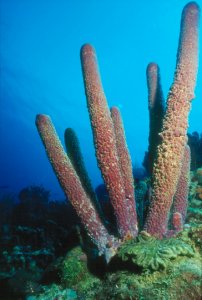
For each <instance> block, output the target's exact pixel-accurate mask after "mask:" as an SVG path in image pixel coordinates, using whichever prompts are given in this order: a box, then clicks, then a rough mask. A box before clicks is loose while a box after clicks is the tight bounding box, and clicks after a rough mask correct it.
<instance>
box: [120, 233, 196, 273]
mask: <svg viewBox="0 0 202 300" xmlns="http://www.w3.org/2000/svg"><path fill="white" fill-rule="evenodd" d="M178 256H187V257H192V256H194V249H193V246H192V245H191V243H190V244H189V243H186V242H184V241H183V240H180V239H176V238H170V239H163V240H158V239H156V238H155V237H152V236H150V235H148V234H146V233H144V232H142V234H140V235H139V237H138V238H137V239H136V240H129V241H127V242H126V243H124V244H123V245H122V246H121V247H120V249H119V251H118V257H120V258H121V259H122V260H123V261H129V262H130V263H132V264H134V265H137V266H139V267H141V268H142V269H144V270H160V269H165V268H166V267H168V266H169V264H170V263H171V261H173V260H174V259H176V258H177V257H178Z"/></svg>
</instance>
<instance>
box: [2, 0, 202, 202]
mask: <svg viewBox="0 0 202 300" xmlns="http://www.w3.org/2000/svg"><path fill="white" fill-rule="evenodd" d="M186 3H187V1H184V0H181V1H176V0H170V1H161V0H153V1H148V0H147V1H146V0H145V1H132V0H126V1H121V0H118V1H117V0H116V1H115V0H112V1H106V0H103V1H92V0H86V1H81V0H75V1H65V0H59V1H57V2H56V1H46V0H42V1H32V0H31V1H25V0H19V1H15V0H2V1H1V3H0V6H1V9H0V14H1V18H0V19H1V21H0V22H1V23H0V27H1V46H0V51H1V52H0V53H1V54H0V55H1V57H0V58H1V86H0V97H1V100H0V119H1V123H0V136H1V147H0V170H1V171H0V194H3V193H14V194H18V193H19V191H20V190H21V189H22V188H24V187H26V186H30V185H41V184H42V185H43V186H44V187H45V188H46V189H48V190H50V191H51V198H52V199H63V198H64V194H63V192H62V190H61V188H60V186H59V184H58V182H57V179H56V177H55V174H54V173H53V171H52V168H51V166H50V164H49V162H48V159H47V157H46V154H45V151H44V148H43V145H42V143H41V140H40V138H39V135H38V133H37V130H36V127H35V116H36V114H38V113H43V114H48V115H50V117H51V118H52V121H53V123H54V125H55V127H56V129H57V132H58V134H59V136H60V138H61V140H62V142H63V135H64V130H65V129H66V128H67V127H72V128H73V129H74V130H75V131H76V133H77V135H78V138H79V141H80V144H81V149H82V153H83V156H84V159H85V163H86V167H87V170H88V172H89V175H90V177H91V180H92V183H93V185H94V187H96V186H97V185H98V184H100V183H101V182H102V179H101V176H100V171H99V170H98V167H97V163H96V159H95V151H94V146H93V140H92V132H91V128H90V122H89V116H88V111H87V107H86V99H85V93H84V87H83V79H82V73H81V66H80V57H79V52H80V47H81V46H82V45H83V44H84V43H91V44H92V45H93V46H94V47H95V49H96V51H97V56H98V61H99V67H100V72H101V76H102V82H103V86H104V90H105V93H106V96H107V99H108V103H109V106H113V105H116V106H118V107H119V108H120V110H121V114H122V117H123V121H124V125H125V132H126V138H127V143H128V147H129V150H130V153H131V157H132V161H133V165H134V166H135V167H136V168H141V164H142V160H143V158H144V152H145V151H146V150H147V147H148V132H149V122H148V101H147V97H148V95H147V86H146V67H147V64H148V63H149V62H156V63H158V64H159V66H160V70H161V82H162V87H163V91H164V96H165V98H166V96H167V93H168V90H169V87H170V85H171V83H172V81H173V75H174V68H175V64H176V53H177V44H178V37H179V28H180V17H181V11H182V8H183V6H184V5H185V4H186ZM198 4H199V5H200V4H202V3H201V0H199V1H198ZM200 60H201V54H200ZM201 81H202V68H201V67H199V71H198V81H197V86H196V98H195V99H194V100H193V105H192V111H191V113H190V118H189V132H193V131H198V132H201V131H202V122H201V119H202V105H201V99H202V89H201V84H200V82H201Z"/></svg>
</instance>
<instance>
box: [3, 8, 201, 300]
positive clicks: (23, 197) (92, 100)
mask: <svg viewBox="0 0 202 300" xmlns="http://www.w3.org/2000/svg"><path fill="white" fill-rule="evenodd" d="M198 19H199V7H198V5H197V4H196V3H195V2H190V3H189V4H187V5H186V6H185V8H184V10H183V12H182V20H181V31H180V39H179V46H178V53H177V65H176V71H175V79H174V82H173V84H172V86H171V89H170V92H169V95H168V99H167V108H166V110H165V109H164V105H163V96H162V90H161V86H160V76H159V69H158V66H157V65H156V64H154V63H152V64H150V65H149V66H148V69H147V80H148V91H149V103H150V104H149V110H150V139H149V140H150V146H149V153H148V161H149V166H150V167H149V171H150V173H151V179H150V178H149V179H148V178H147V179H144V180H142V181H139V182H136V184H135V183H134V179H133V176H132V173H133V171H132V164H131V159H130V155H129V152H128V149H127V144H126V139H125V133H124V127H123V122H122V120H121V115H120V112H119V110H118V109H117V108H116V107H113V108H112V109H111V113H110V109H109V107H108V104H107V100H106V97H105V95H104V91H103V88H102V83H101V78H100V75H99V71H98V65H97V59H96V53H95V50H94V48H93V47H92V46H91V45H89V44H86V45H84V46H83V47H82V49H81V63H82V71H83V78H84V85H85V92H86V97H87V106H88V111H89V116H90V121H91V127H92V132H93V138H94V145H95V152H96V157H97V161H98V166H99V168H100V170H101V173H102V176H103V179H104V183H105V185H104V188H106V191H105V190H104V189H100V190H101V192H100V195H101V197H103V195H104V197H105V198H106V199H104V200H103V202H104V201H105V205H103V207H105V209H106V203H107V202H108V201H110V203H111V204H112V207H113V213H114V215H115V217H116V220H113V221H111V220H110V217H111V215H110V214H111V207H110V213H109V214H108V218H109V220H107V219H105V217H104V214H103V215H102V212H100V207H102V204H103V202H102V201H101V205H100V206H99V203H98V202H97V195H96V193H95V192H94V191H93V189H92V186H91V183H90V179H89V177H88V174H87V171H86V169H85V166H84V163H83V158H82V154H81V150H80V147H79V142H78V139H77V137H76V134H75V133H74V131H73V130H72V129H68V130H66V132H65V142H66V148H67V153H66V152H65V151H64V149H63V147H62V144H61V142H60V140H59V137H58V136H57V133H56V130H55V128H54V126H53V124H52V122H51V119H50V117H49V116H46V115H41V114H40V115H37V118H36V125H37V129H38V131H39V134H40V137H41V139H42V142H43V144H44V147H45V150H46V153H47V156H48V158H49V160H50V162H51V164H52V167H53V169H54V172H55V174H56V176H57V178H58V181H59V183H60V185H61V187H62V189H63V190H64V192H65V195H66V197H67V199H68V200H69V201H70V203H71V205H72V206H73V209H74V210H75V211H76V214H77V215H78V216H79V220H80V221H81V224H80V222H79V221H78V219H77V218H76V217H75V215H73V213H74V212H75V211H74V210H72V207H71V206H70V204H69V202H67V203H68V204H65V203H62V204H61V203H56V202H51V201H50V200H49V192H48V191H46V190H45V189H44V188H43V187H34V186H32V187H28V188H25V189H24V190H22V191H21V192H20V194H19V199H20V201H19V203H15V204H12V201H8V206H6V205H5V201H2V205H1V208H2V209H4V211H5V212H6V213H5V217H4V218H3V220H2V221H1V220H0V232H1V238H0V246H1V247H0V294H6V292H7V296H8V297H7V298H9V297H10V299H12V298H14V299H24V298H25V299H26V300H41V299H47V300H48V299H84V300H85V299H86V300H91V299H92V300H93V299H97V300H99V299H100V300H101V299H148V300H152V299H155V300H156V299H157V300H160V299H169V300H172V299H173V300H174V299H177V300H178V299H179V300H180V299H195V300H198V299H200V297H201V295H200V287H201V286H200V284H201V275H202V274H201V268H200V266H201V257H200V253H201V240H202V226H201V224H199V223H200V222H201V216H202V214H201V198H202V197H201V194H202V179H201V178H202V171H201V168H199V169H197V170H195V171H194V172H192V174H191V187H190V190H189V189H188V187H189V173H190V169H189V167H190V152H189V147H188V146H187V127H188V114H189V110H190V106H191V100H192V99H193V97H194V86H195V80H196V73H197V57H198ZM159 111H160V112H161V113H160V123H159V124H160V125H159V126H157V115H158V114H159ZM159 137H160V138H159ZM134 187H136V191H134ZM188 192H189V197H188ZM98 198H99V197H98ZM187 200H189V202H188V201H187ZM187 206H189V207H188V209H187ZM107 209H109V207H108V208H107ZM103 211H104V210H103ZM136 211H137V213H136ZM187 211H188V213H187ZM186 213H187V219H185V218H186ZM72 216H73V217H72ZM68 219H70V221H69V220H68ZM72 219H73V220H72ZM137 219H138V220H139V221H140V224H139V225H138V220H137ZM185 222H188V224H186V223H185ZM75 224H79V226H78V227H76V228H75ZM82 226H84V228H85V230H83V228H82ZM72 232H73V234H72ZM78 244H79V245H80V246H79V247H78ZM75 245H77V247H76V248H75V247H74V246H75ZM16 297H17V298H16ZM5 298H6V297H5Z"/></svg>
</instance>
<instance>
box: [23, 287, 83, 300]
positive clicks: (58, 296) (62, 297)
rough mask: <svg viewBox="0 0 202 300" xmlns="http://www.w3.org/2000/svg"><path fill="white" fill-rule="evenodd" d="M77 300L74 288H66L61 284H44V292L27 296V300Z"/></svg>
mask: <svg viewBox="0 0 202 300" xmlns="http://www.w3.org/2000/svg"><path fill="white" fill-rule="evenodd" d="M53 299H54V300H77V299H78V297H77V294H76V292H75V291H74V290H72V289H64V288H62V287H61V286H59V285H56V284H52V285H51V286H43V292H42V293H40V294H39V295H36V296H33V295H30V296H27V297H26V300H53Z"/></svg>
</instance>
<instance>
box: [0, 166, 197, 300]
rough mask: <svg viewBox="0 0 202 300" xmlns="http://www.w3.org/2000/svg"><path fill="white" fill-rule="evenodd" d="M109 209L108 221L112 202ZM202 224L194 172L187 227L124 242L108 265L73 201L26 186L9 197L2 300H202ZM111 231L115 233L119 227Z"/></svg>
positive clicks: (0, 263) (2, 217)
mask: <svg viewBox="0 0 202 300" xmlns="http://www.w3.org/2000/svg"><path fill="white" fill-rule="evenodd" d="M145 182H146V181H145ZM142 186H145V185H144V184H143V185H142ZM140 187H141V185H140V183H138V185H137V191H138V188H139V190H140ZM145 203H146V201H145ZM140 206H141V207H142V205H140ZM145 209H146V204H145ZM104 210H106V211H105V214H106V215H108V217H109V219H110V208H109V207H108V203H107V201H106V200H105V207H104ZM142 214H144V212H143V213H142ZM201 221H202V168H199V169H197V170H195V171H192V172H191V180H190V189H189V206H188V212H187V218H186V224H185V226H184V230H183V231H182V232H180V233H178V234H177V235H176V236H174V237H172V238H164V239H163V240H157V239H155V238H154V237H152V236H150V235H148V234H147V233H146V232H141V233H140V234H139V236H138V237H137V238H136V239H135V240H128V241H125V243H123V244H122V245H121V246H120V248H119V250H118V252H117V254H116V255H115V256H114V257H113V259H112V260H111V262H110V263H109V264H108V265H107V264H106V263H105V261H104V259H103V258H102V257H99V256H98V253H97V250H96V248H95V247H94V246H93V245H92V243H91V241H89V239H88V237H87V235H86V234H85V231H84V230H83V228H82V227H81V225H80V223H79V220H78V218H77V217H76V214H75V213H74V211H73V209H72V207H71V206H70V205H69V204H68V203H66V202H56V201H55V202H54V201H50V200H49V193H48V192H47V191H46V190H45V189H44V188H43V187H28V188H25V189H23V190H22V191H21V192H20V194H19V201H18V202H15V201H14V199H13V198H12V196H11V195H4V197H2V199H1V200H0V231H1V232H0V233H1V234H0V296H1V297H0V299H2V300H48V299H50V300H69V299H81V300H82V299H83V300H85V299H86V300H91V299H98V300H99V299H100V300H101V299H103V300H104V299H138V300H140V299H141V300H143V299H145V300H147V299H148V300H150V299H151V300H152V299H155V300H158V299H159V300H160V299H168V300H172V299H173V300H174V299H175V300H178V299H180V300H183V299H186V300H187V299H196V300H197V299H201V295H202V290H201V289H202V288H201V279H202V274H201V270H202V264H201V263H202V260H201V254H202V246H201V242H202V222H201ZM109 222H110V221H109ZM108 226H109V228H111V230H113V228H114V227H115V224H113V222H112V224H108Z"/></svg>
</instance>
